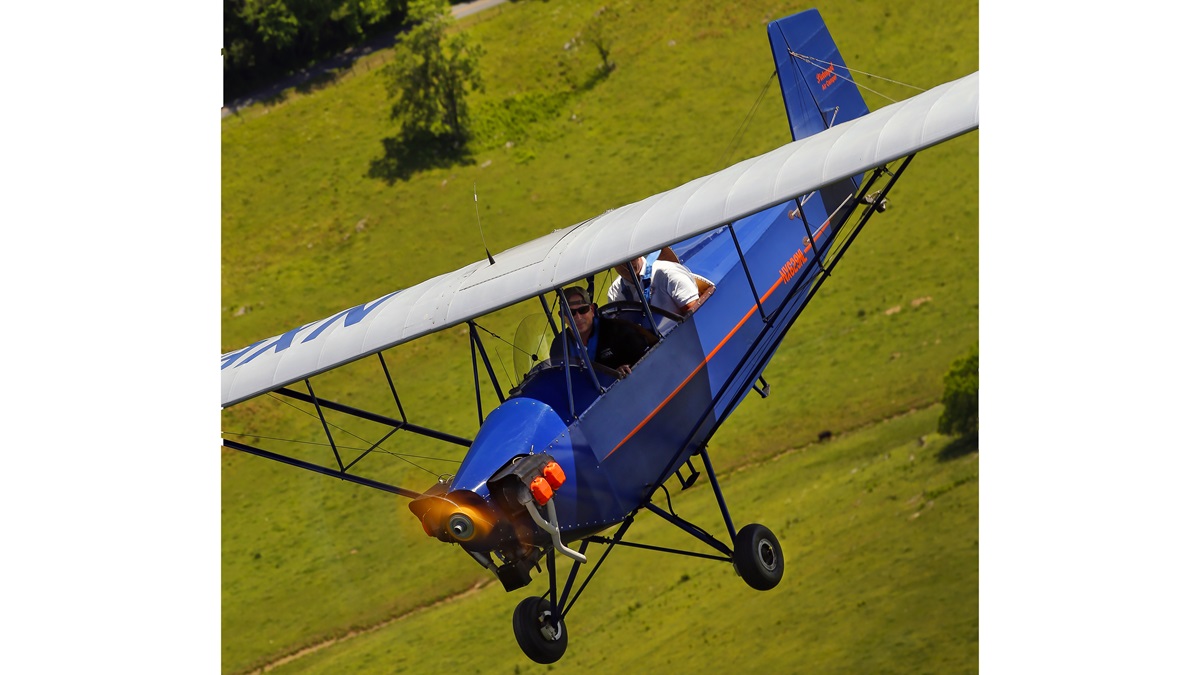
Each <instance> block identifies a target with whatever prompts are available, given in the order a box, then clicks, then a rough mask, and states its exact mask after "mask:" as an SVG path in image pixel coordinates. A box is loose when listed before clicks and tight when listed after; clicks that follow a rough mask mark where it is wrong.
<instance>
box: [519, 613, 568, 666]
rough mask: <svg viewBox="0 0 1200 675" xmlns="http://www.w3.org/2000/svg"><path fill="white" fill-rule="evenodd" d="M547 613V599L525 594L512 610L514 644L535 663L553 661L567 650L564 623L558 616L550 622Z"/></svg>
mask: <svg viewBox="0 0 1200 675" xmlns="http://www.w3.org/2000/svg"><path fill="white" fill-rule="evenodd" d="M550 613H551V612H550V601H548V600H546V599H545V598H534V597H530V598H525V599H524V600H522V601H521V602H520V603H519V604H518V605H517V608H516V609H515V610H513V633H514V634H515V635H516V636H517V644H518V645H519V646H520V647H521V651H523V652H525V656H528V657H529V658H530V659H532V660H533V661H534V662H536V663H542V664H546V663H554V662H555V661H557V660H559V659H561V658H562V655H563V654H565V653H566V651H567V624H566V623H565V622H564V621H562V620H561V619H559V621H558V624H557V625H556V626H553V627H552V626H550V623H549V622H550ZM547 633H549V634H550V635H552V636H553V637H550V636H548V635H547Z"/></svg>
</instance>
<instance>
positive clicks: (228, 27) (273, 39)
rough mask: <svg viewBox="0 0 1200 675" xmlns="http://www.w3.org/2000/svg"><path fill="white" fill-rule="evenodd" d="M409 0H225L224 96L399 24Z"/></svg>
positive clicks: (241, 90)
mask: <svg viewBox="0 0 1200 675" xmlns="http://www.w3.org/2000/svg"><path fill="white" fill-rule="evenodd" d="M406 4H407V3H406V2H405V0H224V6H225V10H224V24H225V29H224V32H225V36H224V55H225V96H226V99H230V98H232V97H234V96H238V95H240V94H242V93H244V92H245V91H246V90H248V89H249V88H251V87H253V86H259V85H262V84H264V83H267V82H270V81H271V80H274V79H277V78H279V77H282V76H285V75H287V74H289V73H291V72H293V71H295V70H296V69H298V68H303V67H306V66H308V65H310V64H312V63H313V62H315V61H317V60H319V59H322V58H325V57H328V56H332V55H333V54H336V53H338V52H340V51H342V50H343V49H345V48H346V47H348V46H351V45H355V44H358V43H360V42H362V41H363V40H364V38H366V37H367V35H368V34H371V33H375V34H378V33H379V32H380V31H381V30H383V29H386V27H387V26H389V25H392V26H395V25H398V22H399V20H400V18H401V17H402V16H403V15H404V8H405V5H406Z"/></svg>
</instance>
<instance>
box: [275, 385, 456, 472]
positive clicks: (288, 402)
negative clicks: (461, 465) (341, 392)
mask: <svg viewBox="0 0 1200 675" xmlns="http://www.w3.org/2000/svg"><path fill="white" fill-rule="evenodd" d="M270 396H271V398H273V399H275V400H276V401H279V402H281V403H283V404H285V405H287V406H289V407H292V408H295V409H296V410H299V411H300V412H302V413H304V414H305V415H308V416H309V417H312V418H314V419H320V418H318V417H317V416H316V415H314V414H312V413H311V412H309V411H307V410H305V409H304V408H301V407H300V406H298V405H295V404H294V403H292V402H291V401H287V400H285V399H283V398H280V397H279V396H278V395H277V394H274V393H272V394H270ZM328 424H329V426H331V427H333V428H334V429H337V430H338V431H341V432H342V433H345V434H347V435H349V436H351V437H353V438H355V439H357V440H359V441H362V442H363V443H367V444H370V443H371V442H370V441H368V440H367V439H365V438H363V437H361V436H359V435H358V434H355V433H354V432H352V431H350V430H348V429H343V428H342V427H339V426H338V425H336V424H334V423H332V422H328ZM376 450H380V451H381V452H384V453H386V454H389V455H392V456H393V457H395V458H396V459H399V460H400V461H402V462H406V463H408V464H411V465H413V466H414V467H416V468H418V469H420V470H422V471H424V472H425V473H428V474H432V475H434V476H437V475H438V473H437V472H436V471H432V470H430V469H426V468H425V467H423V466H421V465H420V464H417V463H416V462H414V461H411V460H409V459H407V458H405V457H404V455H401V454H397V453H394V452H392V451H390V450H384V449H383V447H382V446H378V447H376ZM451 461H453V460H451Z"/></svg>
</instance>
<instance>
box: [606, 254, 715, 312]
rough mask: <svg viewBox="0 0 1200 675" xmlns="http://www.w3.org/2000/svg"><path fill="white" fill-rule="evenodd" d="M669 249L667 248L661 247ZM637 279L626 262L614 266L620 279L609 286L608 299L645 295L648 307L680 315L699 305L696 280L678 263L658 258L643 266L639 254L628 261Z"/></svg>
mask: <svg viewBox="0 0 1200 675" xmlns="http://www.w3.org/2000/svg"><path fill="white" fill-rule="evenodd" d="M664 250H668V249H664ZM629 263H630V264H632V265H633V269H634V271H635V272H636V273H637V278H636V279H635V278H634V277H631V276H630V275H629V265H617V266H616V267H615V268H613V269H615V270H616V271H617V274H618V275H620V276H619V278H617V279H615V280H614V281H613V283H612V286H609V288H608V301H609V302H617V301H620V300H626V301H634V302H640V301H641V298H640V297H639V295H644V296H645V297H646V301H647V302H649V303H650V306H651V307H657V308H659V309H662V310H666V311H668V312H671V313H673V314H677V315H679V316H687V315H688V314H691V313H692V312H694V311H695V310H696V308H697V307H699V306H700V290H699V288H698V287H697V286H696V279H695V278H694V277H693V276H692V273H691V272H689V271H688V269H687V268H686V267H684V266H683V265H681V264H680V263H678V262H671V261H668V260H663V259H662V258H661V257H660V258H659V259H658V260H655V261H654V262H653V263H651V265H650V269H649V270H647V269H646V258H645V257H644V256H639V257H637V258H634V259H633V260H630V261H629Z"/></svg>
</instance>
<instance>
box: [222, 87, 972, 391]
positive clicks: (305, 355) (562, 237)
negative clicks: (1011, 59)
mask: <svg viewBox="0 0 1200 675" xmlns="http://www.w3.org/2000/svg"><path fill="white" fill-rule="evenodd" d="M978 128H979V73H978V72H976V73H972V74H971V75H968V76H966V77H963V78H961V79H959V80H955V81H953V82H948V83H946V84H943V85H941V86H939V87H936V88H934V89H931V90H929V91H927V92H924V93H922V94H919V95H917V96H914V97H912V98H910V99H907V100H905V101H901V102H899V103H894V104H892V105H890V106H887V107H886V108H882V109H880V110H877V111H875V112H873V113H870V114H868V115H865V116H863V117H861V118H859V119H856V120H851V121H849V122H845V123H843V124H839V125H837V126H835V127H833V128H831V129H827V130H825V131H823V132H821V133H819V134H816V135H813V136H810V137H808V138H804V139H801V140H798V141H794V142H792V143H788V144H787V145H784V146H781V147H779V148H776V149H775V150H772V151H771V152H768V153H766V154H763V155H759V156H758V157H754V158H751V159H748V160H745V161H743V162H740V163H738V164H735V165H734V166H731V167H729V168H727V169H724V170H722V171H718V172H717V173H714V174H712V175H709V176H705V177H703V178H697V179H696V180H693V181H691V182H689V183H687V184H685V185H682V186H680V187H677V188H675V189H673V190H668V191H667V192H663V193H660V194H657V195H654V196H652V197H648V198H646V199H643V200H642V201H640V202H636V203H634V204H629V205H627V206H623V207H621V208H618V209H614V210H612V211H609V212H607V213H605V214H604V215H602V216H599V217H597V218H594V219H591V220H588V221H584V222H582V223H579V224H576V225H574V226H572V227H569V228H566V229H563V230H557V231H555V232H553V233H551V234H548V235H545V236H543V237H539V238H538V239H535V240H533V241H530V242H528V243H525V244H522V245H520V246H517V247H514V248H511V249H509V250H507V251H504V252H503V253H500V254H498V255H496V256H494V257H495V260H496V263H495V264H494V265H491V264H489V263H488V261H486V260H483V261H480V262H477V263H474V264H471V265H468V266H467V267H464V268H462V269H460V270H457V271H454V272H450V273H448V274H443V275H441V276H439V277H435V278H433V279H430V280H428V281H426V282H424V283H421V284H419V285H417V286H412V287H410V288H406V289H404V290H401V291H397V292H395V293H392V294H389V295H387V296H384V297H383V298H380V299H378V300H375V301H372V302H369V303H366V304H365V305H362V306H360V307H358V308H354V309H352V310H347V311H346V312H341V313H339V314H337V315H334V316H333V317H329V318H327V319H323V320H320V321H316V322H314V323H312V324H309V325H307V326H304V327H301V328H299V329H294V330H292V331H289V332H288V333H284V334H283V335H280V336H276V337H274V338H271V339H268V340H264V341H262V342H259V343H256V344H255V345H253V346H251V347H248V348H246V349H242V350H238V351H236V352H230V353H229V354H225V355H223V356H222V357H221V405H222V406H223V407H224V406H229V405H233V404H235V403H238V402H240V401H244V400H246V399H248V398H251V397H254V396H257V395H259V394H262V393H264V392H267V391H271V390H272V389H277V388H279V387H281V386H284V385H287V384H290V383H293V382H297V381H299V380H302V379H304V378H306V377H310V376H312V375H315V374H317V373H320V372H324V371H326V370H329V369H331V368H335V367H337V366H340V365H342V364H345V363H348V362H350V361H354V360H356V359H359V358H361V357H363V356H367V355H370V354H373V353H375V352H378V351H381V350H384V349H387V348H389V347H393V346H395V345H398V344H401V343H403V342H407V341H409V340H412V339H415V338H418V337H421V336H422V335H427V334H429V333H433V332H436V331H439V330H442V329H444V328H448V327H450V326H453V325H456V324H459V323H462V322H464V321H467V320H469V319H473V318H476V317H478V316H482V315H484V314H487V313H489V312H492V311H495V310H497V309H499V308H502V307H506V306H508V305H511V304H514V303H516V302H520V301H522V300H526V299H528V298H532V297H535V296H537V295H539V294H541V293H545V292H547V291H550V290H552V289H554V288H557V287H559V286H564V285H568V284H570V283H571V282H573V281H576V280H578V279H581V278H583V277H585V276H588V275H589V274H594V273H597V272H600V271H602V270H605V269H607V268H610V267H612V266H614V265H617V264H619V263H622V262H624V261H626V260H628V259H630V258H631V257H634V256H636V255H641V254H644V253H646V252H648V251H652V250H655V249H658V248H661V247H663V246H666V245H668V244H673V243H675V242H678V241H682V240H684V239H687V238H689V237H692V236H695V235H697V234H700V233H702V232H706V231H708V230H711V229H713V228H716V227H720V226H721V225H724V224H726V223H729V222H732V221H734V220H737V219H739V218H743V217H745V216H748V215H750V214H752V213H755V212H758V211H761V210H762V209H765V208H767V207H770V206H774V205H776V204H780V203H783V202H785V201H788V200H790V199H794V198H796V197H800V196H803V195H806V194H808V193H810V192H812V191H814V190H816V189H818V188H821V187H823V186H825V185H828V184H831V183H835V182H837V181H839V180H842V179H845V178H847V177H850V176H854V175H857V174H860V173H863V172H865V171H868V170H870V169H873V168H875V167H879V166H883V165H884V164H887V163H889V162H891V161H894V160H896V159H899V158H901V157H906V156H908V155H911V154H913V153H915V152H917V151H919V150H923V149H925V148H928V147H930V146H933V145H936V144H938V143H941V142H943V141H946V140H949V139H951V138H954V137H956V136H959V135H961V134H964V133H967V132H970V131H973V130H975V129H978Z"/></svg>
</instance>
